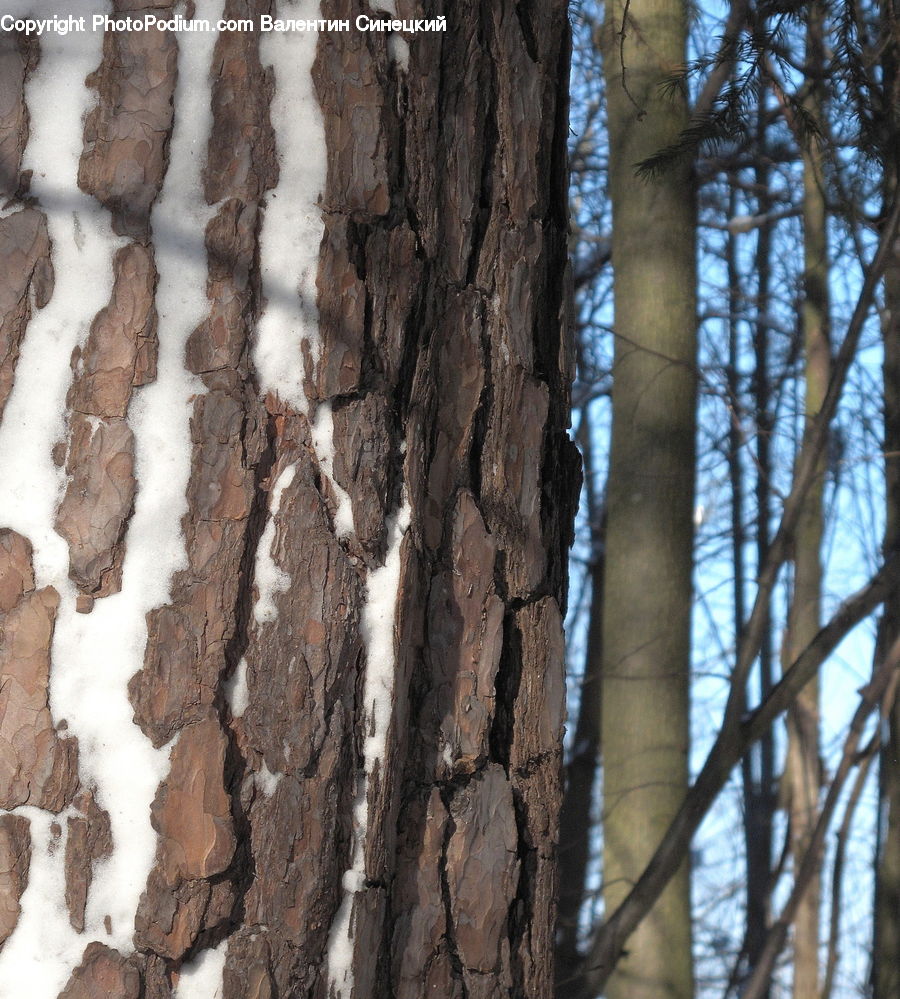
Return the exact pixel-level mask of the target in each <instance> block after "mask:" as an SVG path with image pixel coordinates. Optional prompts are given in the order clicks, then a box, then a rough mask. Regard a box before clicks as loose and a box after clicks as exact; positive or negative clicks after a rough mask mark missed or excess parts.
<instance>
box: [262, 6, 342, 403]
mask: <svg viewBox="0 0 900 999" xmlns="http://www.w3.org/2000/svg"><path fill="white" fill-rule="evenodd" d="M279 14H280V16H282V17H303V18H318V17H319V16H320V11H319V3H318V0H281V2H280V3H279ZM317 39H318V33H317V32H315V31H305V32H299V33H298V32H277V31H272V32H268V33H266V34H265V35H264V36H263V38H262V41H261V45H260V48H261V56H262V59H263V62H270V63H271V65H272V66H273V67H274V70H275V94H274V97H273V100H272V107H271V112H270V113H271V118H272V125H273V127H274V128H275V132H276V137H277V139H276V141H277V144H278V152H279V167H280V173H279V180H278V185H277V187H276V188H275V189H274V190H273V191H271V192H270V193H269V196H268V207H267V209H266V214H265V219H264V221H263V226H262V233H261V237H260V270H261V273H262V292H263V296H264V298H265V301H266V309H265V312H264V313H263V315H262V317H261V318H260V321H259V324H258V326H257V335H256V344H255V347H254V351H253V360H254V363H255V365H256V369H257V372H258V373H259V379H260V387H261V390H262V392H263V394H266V393H268V392H273V393H275V394H277V395H278V396H279V397H280V398H281V399H283V400H284V401H285V402H287V403H289V404H290V405H291V406H293V407H294V409H296V410H297V411H298V412H301V413H305V412H306V411H307V400H306V393H305V392H304V391H303V355H302V353H301V345H302V344H303V343H304V341H305V342H306V343H307V344H308V346H309V350H310V353H311V355H312V358H313V361H314V362H315V360H316V359H317V358H318V353H319V331H318V313H317V310H316V273H317V272H318V268H319V244H320V243H321V241H322V233H323V230H324V226H323V225H322V219H321V213H320V211H319V207H318V201H319V196H320V194H321V192H322V190H323V189H324V187H325V177H326V166H327V161H326V150H325V126H324V124H323V121H322V115H321V111H320V108H319V102H318V100H317V98H316V95H315V92H314V90H313V82H312V75H311V73H312V64H313V60H314V59H315V55H316V42H317Z"/></svg>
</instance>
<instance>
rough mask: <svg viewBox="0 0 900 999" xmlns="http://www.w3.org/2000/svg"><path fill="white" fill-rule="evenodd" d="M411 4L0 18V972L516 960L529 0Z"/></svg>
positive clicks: (570, 492) (545, 406) (260, 974)
mask: <svg viewBox="0 0 900 999" xmlns="http://www.w3.org/2000/svg"><path fill="white" fill-rule="evenodd" d="M145 2H146V5H144V0H117V3H116V10H117V13H116V17H119V18H126V17H132V18H140V19H144V18H146V17H147V16H149V15H155V16H156V17H158V18H160V19H163V18H167V19H171V18H172V17H173V9H172V8H171V7H168V6H166V4H165V0H145ZM443 6H444V5H441V4H429V5H428V8H429V10H428V13H427V14H426V13H425V12H423V10H422V9H421V5H420V4H418V3H414V2H412V0H408V2H400V3H399V4H398V7H399V11H398V12H397V13H396V15H395V16H398V17H406V18H424V19H427V20H429V21H432V22H433V23H432V24H431V26H430V28H428V27H426V28H425V29H420V30H406V29H404V30H401V31H390V30H364V28H360V27H359V26H358V24H357V18H358V17H359V16H361V15H366V16H368V17H371V18H372V19H374V20H379V19H380V15H376V14H374V13H373V12H372V11H371V10H369V9H368V8H366V7H362V6H360V5H359V4H358V3H357V2H356V0H323V2H322V4H321V10H320V9H319V6H318V5H317V4H315V3H314V2H312V0H294V2H291V0H282V3H281V4H280V5H279V7H278V9H277V10H275V9H272V5H271V4H270V2H269V0H224V3H223V0H197V2H196V10H195V16H196V18H197V19H207V20H208V21H209V22H210V26H211V28H210V30H209V31H205V32H204V31H201V30H193V31H188V30H187V29H186V28H185V27H184V26H183V25H180V26H179V27H178V30H176V31H172V30H159V29H158V28H152V29H147V30H144V31H133V30H131V31H129V30H127V28H122V27H121V26H120V27H116V26H114V25H113V26H108V27H107V30H106V33H105V35H104V36H103V38H102V51H101V35H100V33H99V32H97V33H96V34H95V33H93V32H91V30H90V27H91V15H92V14H93V13H94V10H93V8H92V6H91V5H90V4H89V3H88V2H87V0H75V2H73V3H72V4H70V7H71V8H72V9H73V12H74V13H75V15H81V14H84V15H85V16H86V17H87V30H86V31H85V32H83V33H77V32H76V33H72V34H70V35H68V36H66V37H61V36H54V35H52V34H51V35H48V36H46V40H45V39H43V38H42V41H41V49H40V54H39V55H38V51H37V48H36V46H35V45H34V44H33V43H30V42H28V41H27V40H26V39H24V38H23V37H21V36H8V37H6V38H4V40H3V45H4V48H3V49H2V51H0V74H2V77H3V83H4V86H6V87H9V88H11V89H9V90H8V92H10V93H13V94H14V95H15V97H16V99H15V101H13V102H11V103H10V102H7V104H6V105H4V107H7V106H9V107H12V106H13V104H14V105H15V107H14V110H13V112H12V113H11V114H9V115H6V112H5V111H4V114H5V115H6V116H5V117H3V118H2V119H0V128H2V131H0V153H2V181H3V183H4V185H5V191H4V193H5V195H6V197H7V198H10V197H12V198H16V199H18V200H17V201H16V203H15V208H14V210H13V211H12V212H11V213H7V214H5V215H4V216H3V217H2V218H0V227H2V229H3V233H2V241H0V251H2V253H3V255H4V258H5V260H7V261H8V267H7V269H6V273H5V274H4V276H3V277H2V278H0V282H2V284H0V305H2V308H3V310H4V311H3V318H2V322H3V327H2V339H0V351H2V353H0V406H3V405H5V406H6V409H5V412H4V413H3V420H2V423H0V461H2V462H3V464H4V468H5V469H9V472H10V475H9V476H7V478H6V484H5V485H4V486H3V487H2V490H0V509H2V510H3V517H4V520H5V523H6V526H7V527H8V530H6V531H5V532H4V533H3V535H2V536H0V616H2V622H0V623H2V628H3V632H2V637H3V641H2V646H0V672H2V682H3V688H4V696H5V697H6V702H5V704H4V714H3V718H2V721H0V737H2V740H3V742H2V747H3V764H2V771H0V795H2V801H0V806H2V807H3V808H5V809H7V813H6V814H4V815H2V816H0V854H2V855H3V856H5V857H6V858H8V859H9V861H10V862H9V863H8V864H7V866H6V867H5V868H4V870H9V871H10V872H11V873H10V875H9V876H8V877H7V878H6V880H5V881H3V882H2V883H0V900H2V903H3V904H2V905H0V912H3V913H4V914H5V916H4V922H3V923H0V940H4V939H5V944H4V945H3V950H2V951H0V982H2V983H3V984H0V996H2V997H3V999H7V997H12V996H13V995H18V994H21V989H22V986H23V983H24V984H27V986H28V994H29V995H33V996H35V999H54V997H56V996H57V995H62V996H65V997H68V999H93V997H97V999H99V997H100V996H115V997H117V999H118V997H122V999H138V996H140V997H141V999H164V997H170V996H174V995H182V996H184V995H190V996H191V997H206V996H209V997H212V996H213V995H219V994H221V995H222V996H223V997H224V999H249V997H255V999H274V997H275V996H282V997H286V996H308V997H316V999H326V997H329V999H336V997H344V999H350V997H356V999H368V997H370V996H371V997H381V996H384V997H387V996H392V997H394V999H408V997H413V996H420V995H426V994H427V995H429V996H445V997H448V999H450V997H453V999H457V997H458V999H462V997H463V996H468V997H472V999H475V997H485V999H489V997H490V999H494V997H501V996H516V997H519V996H522V997H535V999H538V997H541V999H543V997H545V996H547V995H549V994H550V993H551V991H552V983H553V966H552V942H553V941H552V932H553V925H554V899H555V893H556V876H555V867H554V865H555V849H556V838H557V820H558V809H559V801H560V786H559V777H560V762H561V737H562V724H563V713H564V703H565V702H564V685H563V638H562V614H563V611H564V606H565V596H566V594H565V579H566V574H565V553H566V549H567V547H568V544H569V541H570V532H571V523H572V516H573V511H574V505H575V503H576V501H577V493H578V463H577V456H576V454H575V452H574V447H573V445H572V444H571V443H570V442H569V440H568V438H567V436H566V426H567V424H568V388H569V383H570V379H571V366H572V365H571V349H570V343H569V340H568V334H567V328H566V325H565V306H566V293H565V288H566V282H565V280H564V271H565V266H566V263H565V261H566V195H567V190H566V188H567V184H566V179H567V178H566V170H565V141H566V110H567V108H566V99H565V92H564V88H565V80H566V76H567V60H568V39H567V30H568V29H567V23H566V5H565V3H564V2H563V0H538V2H535V3H530V4H528V5H524V4H515V3H513V2H512V0H497V2H496V3H493V4H491V5H489V6H488V5H484V4H480V3H478V2H476V0H463V2H459V3H454V4H452V5H451V4H448V5H446V9H436V8H442V7H443ZM391 7H393V4H390V3H382V4H380V5H379V9H388V8H391ZM264 16H277V17H281V18H304V19H305V18H316V19H318V18H320V17H321V18H324V19H326V20H327V19H332V20H334V21H344V20H346V21H347V22H348V25H347V28H346V30H338V29H337V28H333V29H332V30H328V29H327V26H326V28H325V30H321V31H318V32H315V31H306V30H302V31H301V30H287V31H279V30H277V27H276V30H274V31H269V32H264V31H259V30H256V28H257V27H258V26H259V25H260V24H261V18H263V17H264ZM439 16H440V17H442V18H446V28H445V30H442V28H443V26H442V25H441V24H440V23H439V22H437V21H436V20H435V19H436V18H437V17H439ZM222 17H224V18H228V19H234V20H245V21H248V22H251V23H252V25H253V28H254V30H221V31H217V30H216V27H217V22H218V20H219V19H220V18H222ZM197 23H198V22H196V21H195V22H194V26H195V27H196V25H197ZM363 24H364V25H365V22H363ZM98 66H99V68H98ZM88 72H91V74H92V75H91V76H90V77H89V78H88V81H87V82H88V84H89V89H85V87H84V85H83V84H84V78H85V76H86V75H87V73H88ZM85 110H87V111H88V112H89V114H88V116H87V118H86V120H85V122H84V131H83V136H82V134H81V114H82V112H83V111H85ZM29 119H30V130H31V131H30V135H29ZM28 170H32V171H34V173H33V174H32V175H31V189H30V191H28V183H29V175H28V173H27V171H28ZM76 177H77V183H78V187H79V188H80V190H78V189H77V188H76ZM26 194H28V195H29V200H27V201H25V200H24V199H25V196H26ZM110 226H111V227H112V230H113V232H110ZM113 233H114V234H115V235H113ZM54 271H55V274H56V286H55V288H53V273H54ZM70 354H71V367H70V365H69V355H70ZM57 494H58V496H59V502H57V498H58V496H57ZM132 715H133V721H132ZM63 896H65V901H64V900H63ZM48 939H52V940H53V944H52V946H51V947H50V948H48V947H47V941H48ZM217 989H218V990H219V991H216V990H217Z"/></svg>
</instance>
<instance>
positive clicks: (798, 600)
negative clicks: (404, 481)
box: [785, 4, 831, 999]
mask: <svg viewBox="0 0 900 999" xmlns="http://www.w3.org/2000/svg"><path fill="white" fill-rule="evenodd" d="M823 16H824V12H823V9H822V7H821V5H820V4H811V5H810V8H809V13H808V24H807V41H806V62H807V83H806V87H807V93H806V95H805V98H804V103H805V106H806V108H807V110H808V111H809V113H810V114H811V115H812V116H813V117H814V118H815V119H816V120H818V119H819V117H820V116H821V114H822V112H823V107H822V103H823V95H822V90H823V84H824V80H823V77H822V72H823V66H824V51H823V34H822V33H823ZM803 255H804V271H803V307H802V311H801V315H802V320H803V358H804V377H805V385H804V389H805V403H804V413H805V424H804V434H806V433H807V430H806V428H808V427H810V426H811V424H812V422H813V420H815V418H816V417H817V416H818V414H819V411H820V409H821V406H822V401H823V400H824V398H825V393H826V391H827V389H828V380H829V377H830V373H831V348H830V340H831V337H830V332H829V294H828V216H827V207H826V199H825V176H824V171H823V159H822V153H821V150H820V149H819V148H818V146H817V144H816V142H815V140H811V141H810V144H809V145H808V146H807V148H806V149H805V150H804V152H803ZM825 473H826V457H825V454H824V453H823V454H822V456H821V457H820V459H819V463H818V468H817V473H816V478H815V481H814V482H813V484H812V486H811V487H810V489H809V491H808V492H807V494H806V497H805V499H804V502H803V508H802V510H801V513H800V518H799V520H798V522H797V529H796V534H795V538H794V588H793V594H792V597H791V606H790V608H789V611H788V626H787V636H786V640H785V652H786V659H785V663H787V664H789V663H792V662H794V660H795V659H796V658H797V656H798V655H799V654H800V652H801V651H802V650H803V649H804V648H805V647H806V646H807V645H808V644H809V642H811V641H812V639H813V638H814V637H815V635H816V633H817V632H818V630H819V627H820V619H821V610H820V608H821V601H822V562H821V559H822V554H821V550H822V535H823V532H824V528H825V518H824V510H823V499H824V489H825ZM787 727H788V748H787V760H786V763H785V783H786V791H787V800H788V818H789V822H790V837H791V842H790V846H791V854H792V856H793V860H794V870H795V871H796V870H797V869H798V868H799V867H800V864H801V862H802V860H803V857H804V856H805V854H806V852H807V850H809V849H810V843H811V837H812V831H813V828H814V827H815V824H816V819H817V818H818V814H819V789H820V787H821V785H822V774H821V762H820V747H819V681H818V677H816V678H814V679H813V680H811V681H810V682H809V683H808V684H807V685H806V686H805V687H804V688H803V690H802V691H801V692H800V693H799V694H798V696H797V699H796V700H795V701H794V703H793V704H792V705H791V708H790V709H789V711H788V717H787ZM820 868H821V859H820V860H819V864H818V865H817V868H816V873H815V875H814V876H813V877H812V878H811V879H810V883H809V886H808V887H807V888H806V890H805V892H804V893H803V897H802V898H801V900H800V902H799V904H798V906H797V914H796V917H795V921H794V939H793V948H794V962H793V970H794V983H793V996H794V999H818V996H819V906H820V902H821V886H820V881H821V878H820Z"/></svg>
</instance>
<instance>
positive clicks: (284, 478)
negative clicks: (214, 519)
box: [253, 465, 297, 624]
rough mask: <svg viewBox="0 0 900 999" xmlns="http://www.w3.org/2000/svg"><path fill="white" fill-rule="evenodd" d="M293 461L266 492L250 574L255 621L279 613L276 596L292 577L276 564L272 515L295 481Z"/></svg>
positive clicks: (273, 617) (288, 584)
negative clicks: (254, 590) (264, 517)
mask: <svg viewBox="0 0 900 999" xmlns="http://www.w3.org/2000/svg"><path fill="white" fill-rule="evenodd" d="M296 474H297V466H296V465H288V466H287V467H286V468H285V469H284V470H283V471H282V473H281V474H280V475H279V476H278V478H277V479H276V481H275V485H274V486H273V487H272V492H271V493H270V495H269V518H268V520H267V521H266V526H265V530H264V531H263V533H262V537H261V538H260V539H259V545H258V546H257V549H256V568H255V569H254V573H253V578H254V581H255V582H256V587H257V591H258V593H259V596H258V597H257V598H256V603H255V604H254V605H253V619H254V620H255V621H256V623H257V624H263V623H264V622H266V621H274V620H275V619H276V618H277V617H278V608H277V607H276V605H275V597H276V595H277V594H279V593H284V592H286V591H287V590H288V589H290V585H291V577H290V576H289V575H288V574H287V573H286V572H283V571H282V570H281V569H279V568H278V566H277V565H276V564H275V560H274V559H273V558H272V545H273V544H274V542H275V515H276V514H277V513H278V511H279V509H280V508H281V494H282V493H283V492H284V491H285V489H287V487H288V486H289V485H290V484H291V483H292V482H293V481H294V476H295V475H296Z"/></svg>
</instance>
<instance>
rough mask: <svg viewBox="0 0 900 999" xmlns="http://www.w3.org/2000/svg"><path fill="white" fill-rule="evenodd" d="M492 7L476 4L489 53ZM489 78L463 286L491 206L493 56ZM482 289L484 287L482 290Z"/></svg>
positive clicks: (471, 274)
mask: <svg viewBox="0 0 900 999" xmlns="http://www.w3.org/2000/svg"><path fill="white" fill-rule="evenodd" d="M491 17H492V10H491V6H490V5H489V4H484V3H483V4H481V5H480V6H479V21H478V38H479V41H480V42H481V47H482V48H483V49H484V50H485V51H486V52H487V53H490V52H491V50H492V45H491V41H492V40H493V29H492V25H491ZM485 61H486V63H487V66H488V71H489V77H488V79H487V80H484V81H483V82H484V94H483V97H482V100H483V102H484V103H483V105H482V106H483V107H484V108H485V111H486V114H485V118H484V124H483V133H482V147H481V182H480V185H479V199H478V206H477V210H476V213H475V217H474V219H473V220H472V241H471V246H470V249H469V260H468V263H467V267H466V287H467V288H477V286H478V284H477V278H478V270H479V265H480V263H481V251H482V247H483V245H484V239H485V236H486V235H487V231H488V226H489V225H490V221H491V215H492V214H493V212H494V211H495V209H496V207H497V206H495V205H494V174H495V172H496V166H497V155H496V154H497V146H498V145H499V142H500V126H499V122H498V121H497V101H496V98H495V96H494V95H496V94H497V93H498V92H499V87H498V81H497V67H496V66H495V64H494V60H493V59H490V58H488V59H486V60H485ZM482 290H483V289H482Z"/></svg>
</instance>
